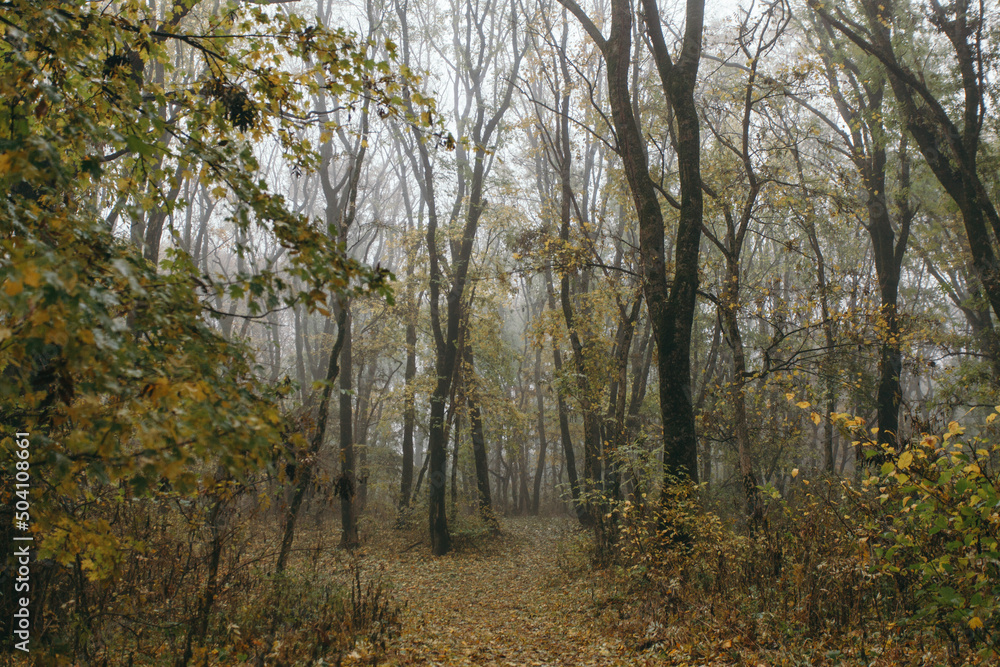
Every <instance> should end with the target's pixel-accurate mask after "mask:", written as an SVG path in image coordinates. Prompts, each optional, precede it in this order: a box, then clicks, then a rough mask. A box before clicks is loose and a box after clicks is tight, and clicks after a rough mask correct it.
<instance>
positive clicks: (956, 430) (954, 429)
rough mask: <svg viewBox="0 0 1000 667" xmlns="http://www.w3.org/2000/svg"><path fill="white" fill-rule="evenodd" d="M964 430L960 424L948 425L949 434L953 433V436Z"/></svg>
mask: <svg viewBox="0 0 1000 667" xmlns="http://www.w3.org/2000/svg"><path fill="white" fill-rule="evenodd" d="M964 430H965V429H964V428H962V427H961V426H959V425H958V422H950V423H949V424H948V433H951V434H952V435H958V434H959V433H961V432H962V431H964Z"/></svg>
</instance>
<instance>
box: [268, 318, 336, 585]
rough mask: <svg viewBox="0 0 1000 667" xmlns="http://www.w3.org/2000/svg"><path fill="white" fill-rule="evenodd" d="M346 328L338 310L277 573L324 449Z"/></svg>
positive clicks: (286, 517)
mask: <svg viewBox="0 0 1000 667" xmlns="http://www.w3.org/2000/svg"><path fill="white" fill-rule="evenodd" d="M346 326H347V311H346V310H341V312H340V314H339V315H338V317H337V340H336V341H335V342H334V344H333V350H332V351H331V352H330V356H329V357H328V359H329V365H328V367H327V371H326V378H325V380H326V381H325V383H324V384H323V391H322V392H321V395H320V402H319V414H318V417H317V421H316V430H315V431H314V432H313V437H312V442H311V443H310V445H309V451H308V453H307V454H306V456H305V457H304V459H305V460H304V462H303V463H302V464H301V466H297V467H296V475H295V480H294V484H295V491H294V493H293V494H292V501H291V503H289V505H288V511H287V512H286V513H285V530H284V534H283V535H282V538H281V547H280V549H279V550H278V562H277V565H276V566H275V570H276V571H277V572H282V571H284V569H285V563H286V561H287V559H288V554H289V552H290V551H291V548H292V540H293V539H294V537H295V522H296V519H298V516H299V510H300V509H301V508H302V500H303V499H304V498H305V494H306V491H307V490H308V489H309V486H310V485H311V484H312V478H313V470H314V467H315V464H316V455H317V454H318V453H319V450H320V448H321V447H322V446H323V440H324V438H325V437H326V424H327V418H328V417H329V412H330V394H331V393H332V390H333V384H334V382H336V380H337V376H338V374H339V373H340V366H339V364H338V361H339V359H340V351H341V349H342V348H343V346H344V339H345V335H344V334H345V328H346Z"/></svg>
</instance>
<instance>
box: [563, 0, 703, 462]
mask: <svg viewBox="0 0 1000 667" xmlns="http://www.w3.org/2000/svg"><path fill="white" fill-rule="evenodd" d="M560 2H562V4H563V5H564V6H565V7H566V8H567V9H569V10H570V12H572V13H573V15H574V16H576V18H577V19H578V20H579V21H580V24H581V25H582V26H583V28H584V30H585V31H586V32H587V34H588V35H589V36H590V38H591V39H592V40H593V41H594V43H595V44H597V46H598V48H599V49H600V50H601V54H602V55H603V57H604V61H605V63H606V64H607V82H608V100H609V102H610V105H611V114H612V120H613V123H614V128H615V133H616V137H615V139H616V147H615V149H616V150H617V152H618V154H619V155H620V156H621V158H622V162H623V164H624V167H625V174H626V176H627V178H628V183H629V187H630V189H631V192H632V198H633V203H634V205H635V208H636V213H637V215H638V217H639V230H640V231H639V248H640V257H641V261H642V286H643V292H644V294H645V296H646V303H647V307H648V308H649V313H650V319H651V320H652V322H653V330H654V336H655V338H656V343H657V350H658V351H659V358H658V366H657V368H658V371H659V379H660V412H661V415H662V419H663V447H664V449H663V467H664V472H665V473H666V474H667V476H669V477H673V478H677V479H690V480H692V481H697V479H698V465H697V463H698V449H697V438H696V433H695V419H694V410H693V408H692V392H691V354H690V352H691V327H692V324H693V322H694V312H695V303H696V300H697V291H698V258H699V248H700V243H701V230H702V216H703V196H702V185H701V167H700V165H701V141H700V130H699V119H698V111H697V108H696V107H695V102H694V91H695V86H696V84H697V77H698V64H699V61H700V59H701V40H702V27H703V23H704V17H705V3H704V1H703V0H688V2H687V5H686V6H687V10H686V14H685V16H686V20H685V26H684V34H683V38H682V40H681V51H680V55H679V56H678V57H677V61H676V62H674V60H673V58H671V56H670V52H669V50H668V49H667V45H666V40H665V39H664V36H663V29H662V26H661V18H660V11H659V7H658V6H657V2H656V0H643V4H642V7H643V20H644V22H645V25H646V28H647V31H648V37H649V40H650V43H651V44H652V53H653V60H654V62H655V64H656V70H657V73H658V74H659V78H660V84H661V86H662V89H663V93H664V95H665V97H666V99H667V100H668V102H669V104H670V107H671V110H672V112H673V120H674V123H675V127H674V128H673V132H672V138H673V141H674V145H675V149H676V151H677V159H678V166H679V172H680V173H679V181H680V185H679V188H680V201H679V202H678V201H677V200H676V198H674V197H672V196H670V195H668V193H667V192H666V191H665V190H663V189H662V188H661V189H660V190H659V192H660V193H661V194H663V195H664V197H665V198H666V200H667V201H668V202H669V203H670V204H671V205H672V206H675V207H676V208H677V209H678V210H679V212H680V216H679V219H678V226H677V236H676V241H675V256H674V274H673V280H672V281H668V280H667V269H666V259H665V255H664V231H665V228H664V218H663V212H662V210H661V207H660V199H659V197H658V194H657V193H658V190H657V186H656V183H655V182H654V181H653V179H652V178H651V176H650V169H649V164H648V160H647V153H646V148H645V145H644V141H643V136H642V131H641V128H640V125H639V119H638V118H637V117H636V115H635V113H634V111H633V107H632V95H631V93H630V90H629V80H630V79H629V73H628V72H629V67H630V65H631V62H632V59H633V56H632V26H633V24H632V8H631V6H630V4H629V3H628V2H626V1H625V0H613V1H612V3H611V29H610V33H609V36H608V37H607V38H605V37H604V35H603V34H602V33H601V31H600V30H599V29H598V28H597V26H596V25H595V24H594V21H593V20H592V19H591V18H590V17H589V16H588V15H587V14H586V13H585V12H584V10H583V9H582V8H581V7H580V6H579V5H578V4H577V3H576V2H574V0H560Z"/></svg>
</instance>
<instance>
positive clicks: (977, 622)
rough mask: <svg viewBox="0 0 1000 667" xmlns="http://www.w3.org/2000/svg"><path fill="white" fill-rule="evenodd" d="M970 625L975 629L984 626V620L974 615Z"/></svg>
mask: <svg viewBox="0 0 1000 667" xmlns="http://www.w3.org/2000/svg"><path fill="white" fill-rule="evenodd" d="M969 627H970V628H972V629H973V630H978V629H979V628H981V627H983V620H982V619H981V618H979V617H978V616H973V617H972V618H970V619H969Z"/></svg>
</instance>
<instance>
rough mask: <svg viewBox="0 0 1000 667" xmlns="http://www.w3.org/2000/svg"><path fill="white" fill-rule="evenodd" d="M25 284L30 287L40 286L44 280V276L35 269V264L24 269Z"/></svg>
mask: <svg viewBox="0 0 1000 667" xmlns="http://www.w3.org/2000/svg"><path fill="white" fill-rule="evenodd" d="M23 274H24V284H25V285H28V286H29V287H38V285H39V283H41V281H42V276H41V275H40V274H39V273H38V271H36V270H35V267H34V266H29V267H27V268H25V269H24V271H23Z"/></svg>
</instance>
